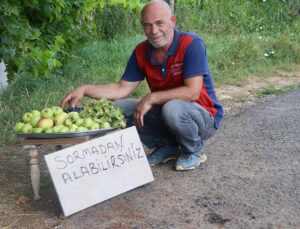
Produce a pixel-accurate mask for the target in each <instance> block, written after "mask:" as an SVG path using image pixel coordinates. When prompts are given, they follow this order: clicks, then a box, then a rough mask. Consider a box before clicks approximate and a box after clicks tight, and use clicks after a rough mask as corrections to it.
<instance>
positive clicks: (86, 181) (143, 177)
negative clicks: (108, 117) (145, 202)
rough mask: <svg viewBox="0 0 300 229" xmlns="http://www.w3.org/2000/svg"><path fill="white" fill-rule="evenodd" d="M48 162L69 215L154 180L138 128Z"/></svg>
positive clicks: (48, 157) (75, 148)
mask: <svg viewBox="0 0 300 229" xmlns="http://www.w3.org/2000/svg"><path fill="white" fill-rule="evenodd" d="M45 159H46V163H47V166H48V168H49V171H50V174H51V177H52V180H53V183H54V185H55V188H56V191H57V194H58V197H59V200H60V203H61V205H62V209H63V211H64V214H65V216H67V215H71V214H73V213H75V212H78V211H80V210H82V209H85V208H87V207H90V206H92V205H94V204H96V203H99V202H102V201H104V200H106V199H109V198H111V197H113V196H116V195H119V194H121V193H123V192H126V191H129V190H131V189H133V188H136V187H138V186H140V185H143V184H146V183H148V182H151V181H153V180H154V179H153V175H152V172H151V169H150V167H149V164H148V161H147V157H146V154H145V152H144V149H143V146H142V144H141V141H140V139H139V136H138V133H137V131H136V128H135V127H130V128H127V129H124V130H120V131H118V132H115V133H112V134H108V135H105V136H103V137H99V138H96V139H93V140H91V141H88V142H85V143H82V144H78V145H75V146H73V147H70V148H67V149H63V150H60V151H57V152H54V153H52V154H48V155H46V156H45Z"/></svg>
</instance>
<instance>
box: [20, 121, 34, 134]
mask: <svg viewBox="0 0 300 229" xmlns="http://www.w3.org/2000/svg"><path fill="white" fill-rule="evenodd" d="M32 129H33V128H32V126H31V125H30V124H29V123H25V124H24V125H23V127H22V133H25V134H27V133H31V132H32Z"/></svg>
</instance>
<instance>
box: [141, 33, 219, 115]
mask: <svg viewBox="0 0 300 229" xmlns="http://www.w3.org/2000/svg"><path fill="white" fill-rule="evenodd" d="M192 41H193V38H192V37H190V36H180V37H179V44H178V47H177V52H176V54H175V55H174V56H172V55H170V56H169V57H168V59H167V69H166V70H167V76H166V77H163V76H162V73H161V69H160V68H159V66H156V65H153V64H152V63H151V59H147V58H146V53H147V45H148V41H145V42H143V43H141V44H139V45H138V46H137V47H136V49H135V53H136V59H137V62H138V65H139V67H140V69H141V71H142V72H143V74H144V75H145V76H146V80H147V82H148V85H149V88H150V90H151V91H152V92H154V91H163V90H167V89H172V88H176V87H180V86H183V85H184V82H183V79H184V78H183V64H184V54H185V50H186V49H187V47H188V46H189V44H190V43H191V42H192ZM195 102H197V103H199V104H200V105H201V106H202V107H203V108H205V109H206V110H207V111H208V112H209V113H210V114H211V115H212V116H215V115H216V113H217V109H216V108H214V101H213V100H212V99H211V98H210V97H209V95H208V94H207V91H206V86H205V83H204V80H203V85H202V90H201V94H200V96H199V98H198V100H197V101H195Z"/></svg>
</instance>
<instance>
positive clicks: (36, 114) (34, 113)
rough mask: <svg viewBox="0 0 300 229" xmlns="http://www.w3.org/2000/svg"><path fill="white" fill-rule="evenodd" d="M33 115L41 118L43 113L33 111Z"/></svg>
mask: <svg viewBox="0 0 300 229" xmlns="http://www.w3.org/2000/svg"><path fill="white" fill-rule="evenodd" d="M31 114H32V115H33V116H41V112H40V111H38V110H32V111H31Z"/></svg>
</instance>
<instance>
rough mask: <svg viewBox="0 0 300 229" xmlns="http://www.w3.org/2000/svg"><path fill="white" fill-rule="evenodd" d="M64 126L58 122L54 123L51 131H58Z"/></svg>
mask: <svg viewBox="0 0 300 229" xmlns="http://www.w3.org/2000/svg"><path fill="white" fill-rule="evenodd" d="M63 127H65V126H64V125H63V124H58V125H55V126H54V127H53V128H52V130H53V133H58V132H60V130H61V129H62V128H63Z"/></svg>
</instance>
